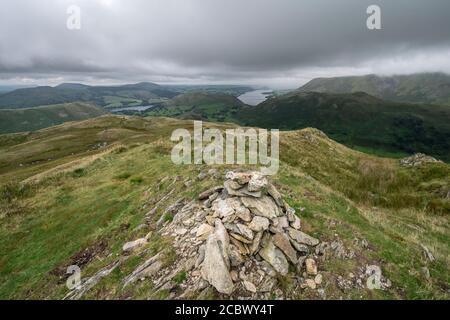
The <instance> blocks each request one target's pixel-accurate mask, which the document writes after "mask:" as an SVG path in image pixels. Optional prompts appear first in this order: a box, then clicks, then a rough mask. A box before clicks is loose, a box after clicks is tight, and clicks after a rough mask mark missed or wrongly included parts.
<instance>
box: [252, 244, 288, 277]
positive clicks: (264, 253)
mask: <svg viewBox="0 0 450 320" xmlns="http://www.w3.org/2000/svg"><path fill="white" fill-rule="evenodd" d="M259 255H260V256H261V257H262V258H263V259H264V260H266V261H267V262H268V263H269V264H270V265H271V266H272V267H273V268H274V269H275V270H276V271H277V272H279V273H281V274H282V275H286V274H287V273H288V271H289V264H288V262H287V260H286V257H285V256H284V254H283V252H281V250H279V249H278V248H277V247H275V245H274V243H273V242H272V240H270V239H269V241H265V246H264V247H263V248H262V249H261V250H259Z"/></svg>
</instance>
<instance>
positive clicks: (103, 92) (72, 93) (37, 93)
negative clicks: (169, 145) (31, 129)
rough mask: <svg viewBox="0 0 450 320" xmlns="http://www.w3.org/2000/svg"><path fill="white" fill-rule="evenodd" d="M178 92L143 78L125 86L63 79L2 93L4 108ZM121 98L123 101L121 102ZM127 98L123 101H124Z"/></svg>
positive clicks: (0, 101)
mask: <svg viewBox="0 0 450 320" xmlns="http://www.w3.org/2000/svg"><path fill="white" fill-rule="evenodd" d="M175 95H177V93H176V92H173V91H170V90H168V89H165V88H164V87H162V86H159V85H157V84H154V83H149V82H141V83H137V84H128V85H122V86H87V85H83V84H78V83H63V84H60V85H58V86H55V87H49V86H42V87H35V88H25V89H17V90H14V91H11V92H7V93H5V94H1V95H0V109H20V108H30V107H37V106H42V105H51V104H59V103H68V102H79V101H81V102H89V103H94V104H96V105H97V106H102V107H108V106H109V105H110V104H111V102H110V101H111V97H115V101H114V103H115V104H114V105H113V106H112V107H121V106H126V105H128V103H130V100H131V103H133V102H137V103H138V104H146V103H147V101H148V100H149V99H156V98H172V97H174V96H175ZM117 102H119V104H117ZM122 102H123V103H122Z"/></svg>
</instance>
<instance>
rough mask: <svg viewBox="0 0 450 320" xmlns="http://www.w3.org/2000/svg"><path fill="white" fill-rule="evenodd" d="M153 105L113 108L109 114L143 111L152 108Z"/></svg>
mask: <svg viewBox="0 0 450 320" xmlns="http://www.w3.org/2000/svg"><path fill="white" fill-rule="evenodd" d="M153 107H154V106H153V105H149V106H136V107H123V108H114V109H111V112H120V111H145V110H148V109H151V108H153Z"/></svg>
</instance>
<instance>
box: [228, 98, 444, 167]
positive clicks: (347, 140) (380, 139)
mask: <svg viewBox="0 0 450 320" xmlns="http://www.w3.org/2000/svg"><path fill="white" fill-rule="evenodd" d="M236 121H237V122H238V123H240V124H242V125H248V126H258V127H265V128H278V129H281V130H294V129H301V128H305V127H315V128H318V129H320V130H322V131H324V132H325V133H326V134H328V135H329V136H330V137H332V138H333V139H335V140H337V141H339V142H341V143H344V144H346V145H348V146H351V147H363V148H365V150H367V149H369V150H370V151H375V152H380V151H384V152H393V153H395V152H401V153H415V152H423V153H426V154H430V155H433V156H436V157H438V158H440V159H443V160H446V161H450V107H447V106H438V105H429V104H410V103H399V102H389V101H383V100H380V99H378V98H375V97H373V96H370V95H368V94H366V93H362V92H359V93H352V94H328V93H317V92H301V91H294V92H291V93H288V94H286V95H282V96H278V97H274V98H272V99H269V100H267V101H265V102H263V103H261V104H259V105H258V106H255V107H246V108H243V109H242V110H241V111H240V112H239V113H238V114H237V118H236Z"/></svg>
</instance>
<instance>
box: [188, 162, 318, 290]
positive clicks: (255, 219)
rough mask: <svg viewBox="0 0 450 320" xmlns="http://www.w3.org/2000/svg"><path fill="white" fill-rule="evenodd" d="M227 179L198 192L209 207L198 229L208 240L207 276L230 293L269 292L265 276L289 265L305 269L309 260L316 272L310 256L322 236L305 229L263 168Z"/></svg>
mask: <svg viewBox="0 0 450 320" xmlns="http://www.w3.org/2000/svg"><path fill="white" fill-rule="evenodd" d="M225 178H226V180H225V182H224V185H223V187H216V188H213V189H210V190H207V191H205V192H203V193H201V194H200V195H199V200H202V201H204V202H203V206H204V209H205V210H206V212H208V214H207V215H206V216H205V221H204V223H203V224H201V225H200V226H199V227H198V228H197V229H196V236H197V238H198V239H199V240H202V241H205V245H204V246H202V248H203V247H204V249H202V251H203V252H202V253H201V255H202V256H204V258H203V261H202V262H201V265H200V269H201V276H202V277H203V279H205V280H206V281H207V282H208V283H209V284H211V285H212V286H214V287H215V288H216V289H217V291H219V292H221V293H224V294H231V293H232V292H233V291H234V290H235V288H236V286H237V285H242V286H243V287H244V288H245V289H246V290H247V291H250V292H257V291H264V290H269V291H270V290H271V289H272V287H273V284H274V283H273V281H271V280H269V281H265V282H264V280H267V278H271V277H273V276H275V275H276V273H279V274H281V275H286V274H287V273H288V272H289V264H292V265H293V266H294V267H295V268H297V269H300V268H301V267H302V265H303V264H304V263H305V264H306V269H307V270H306V271H307V272H310V273H312V274H313V275H314V274H317V266H316V264H315V261H314V260H313V259H309V260H308V259H306V255H307V254H308V253H309V251H310V247H312V246H316V245H317V244H319V240H317V239H315V238H313V237H311V236H309V235H307V234H305V233H303V232H302V231H300V229H301V221H300V218H299V217H298V216H297V215H296V214H295V210H294V209H293V208H291V207H290V206H289V205H288V204H287V203H286V202H285V201H284V200H283V198H282V196H281V194H280V193H279V192H278V191H277V189H276V188H275V186H274V185H273V184H271V183H270V182H269V181H268V179H267V178H266V177H265V176H263V175H261V174H260V173H258V172H232V171H230V172H228V173H227V174H226V177H225ZM305 260H306V261H305ZM295 268H294V270H296V269H295ZM266 276H269V277H266ZM272 280H273V279H272Z"/></svg>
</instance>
